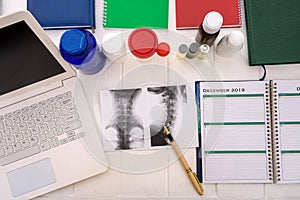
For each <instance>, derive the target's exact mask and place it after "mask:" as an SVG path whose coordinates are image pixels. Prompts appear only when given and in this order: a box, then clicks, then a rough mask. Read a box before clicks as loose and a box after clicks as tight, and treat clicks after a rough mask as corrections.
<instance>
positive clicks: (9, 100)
mask: <svg viewBox="0 0 300 200" xmlns="http://www.w3.org/2000/svg"><path fill="white" fill-rule="evenodd" d="M62 86H63V82H62V81H57V82H55V83H51V84H48V85H45V86H40V87H37V88H34V89H32V88H30V90H23V89H22V90H20V91H16V92H12V93H10V94H8V95H4V96H1V97H0V102H1V103H0V108H1V109H2V108H5V107H9V106H12V105H14V104H16V103H19V102H22V101H25V100H28V99H30V98H33V97H36V96H38V95H41V94H44V93H46V92H49V91H52V90H55V89H57V88H60V87H62ZM24 91H26V92H24Z"/></svg>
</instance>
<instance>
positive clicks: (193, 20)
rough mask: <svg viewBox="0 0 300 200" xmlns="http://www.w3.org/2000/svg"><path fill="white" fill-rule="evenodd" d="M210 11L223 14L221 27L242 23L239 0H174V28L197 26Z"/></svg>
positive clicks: (237, 25)
mask: <svg viewBox="0 0 300 200" xmlns="http://www.w3.org/2000/svg"><path fill="white" fill-rule="evenodd" d="M210 11H217V12H219V13H220V14H221V15H222V16H223V27H241V25H242V18H241V6H240V0H225V1H224V0H223V1H222V2H220V1H219V0H176V28H177V29H193V28H198V27H199V25H200V24H201V23H202V21H203V19H204V17H205V15H206V14H207V13H208V12H210Z"/></svg>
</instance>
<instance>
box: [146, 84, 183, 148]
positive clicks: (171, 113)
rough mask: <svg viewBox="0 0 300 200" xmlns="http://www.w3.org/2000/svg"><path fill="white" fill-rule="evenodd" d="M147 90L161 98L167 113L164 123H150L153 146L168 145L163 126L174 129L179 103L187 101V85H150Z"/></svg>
mask: <svg viewBox="0 0 300 200" xmlns="http://www.w3.org/2000/svg"><path fill="white" fill-rule="evenodd" d="M147 91H148V92H150V93H152V94H155V95H157V96H158V97H159V98H160V103H161V105H162V106H163V108H164V113H165V120H164V123H152V124H151V125H150V134H151V146H162V145H167V144H168V143H167V138H166V134H165V133H164V130H163V126H164V125H165V126H167V127H168V129H169V130H170V131H171V132H172V131H173V129H174V125H175V123H176V115H177V114H178V105H179V104H180V103H187V95H186V87H185V85H180V86H167V87H149V88H147Z"/></svg>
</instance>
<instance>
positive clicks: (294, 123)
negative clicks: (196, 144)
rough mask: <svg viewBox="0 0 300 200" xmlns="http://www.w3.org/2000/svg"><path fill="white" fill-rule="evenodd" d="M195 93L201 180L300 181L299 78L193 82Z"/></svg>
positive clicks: (236, 181)
mask: <svg viewBox="0 0 300 200" xmlns="http://www.w3.org/2000/svg"><path fill="white" fill-rule="evenodd" d="M196 96H197V104H198V118H199V125H198V128H199V134H200V136H199V137H201V150H200V152H201V153H200V155H199V157H198V175H200V176H202V178H203V182H206V183H296V182H297V183H299V182H300V135H299V128H300V107H299V102H300V80H271V81H240V82H196ZM201 155H202V156H201ZM201 161H202V162H201Z"/></svg>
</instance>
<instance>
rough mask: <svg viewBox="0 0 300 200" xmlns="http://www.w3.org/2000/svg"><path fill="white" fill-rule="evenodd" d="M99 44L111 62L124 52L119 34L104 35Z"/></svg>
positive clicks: (123, 45) (123, 44)
mask: <svg viewBox="0 0 300 200" xmlns="http://www.w3.org/2000/svg"><path fill="white" fill-rule="evenodd" d="M101 44H102V49H103V52H104V54H105V56H106V58H107V59H108V60H109V61H113V60H114V59H115V58H117V57H118V56H120V55H121V54H123V53H124V52H125V43H124V41H123V39H122V37H121V36H120V35H119V34H116V33H108V34H106V35H105V36H104V37H103V39H102V41H101Z"/></svg>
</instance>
